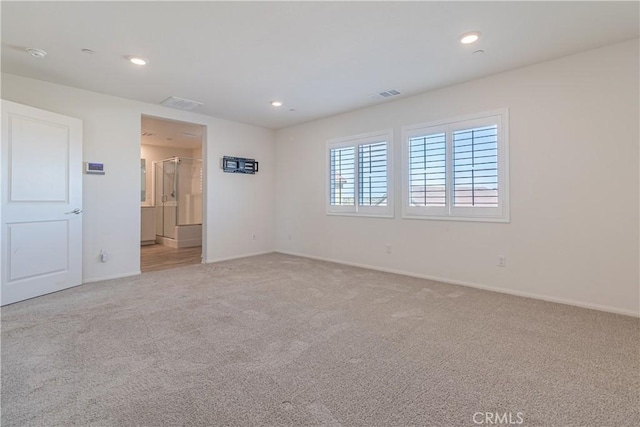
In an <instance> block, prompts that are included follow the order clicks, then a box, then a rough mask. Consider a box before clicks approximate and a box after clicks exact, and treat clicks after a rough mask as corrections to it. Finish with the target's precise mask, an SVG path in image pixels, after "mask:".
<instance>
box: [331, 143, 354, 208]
mask: <svg viewBox="0 0 640 427" xmlns="http://www.w3.org/2000/svg"><path fill="white" fill-rule="evenodd" d="M329 163H330V175H331V176H330V204H331V205H332V206H354V205H355V185H354V184H355V174H356V170H355V148H354V147H343V148H332V149H331V150H330V161H329Z"/></svg>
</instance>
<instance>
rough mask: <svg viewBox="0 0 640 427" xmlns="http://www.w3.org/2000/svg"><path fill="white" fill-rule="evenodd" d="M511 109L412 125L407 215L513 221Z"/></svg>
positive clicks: (406, 134) (407, 143)
mask: <svg viewBox="0 0 640 427" xmlns="http://www.w3.org/2000/svg"><path fill="white" fill-rule="evenodd" d="M507 128H508V111H507V110H501V111H498V112H491V113H485V114H477V115H474V116H470V117H466V118H464V119H460V120H451V121H441V122H439V123H434V124H427V125H416V126H407V127H404V128H403V129H402V133H403V169H404V171H405V172H404V180H403V216H404V217H406V218H435V219H456V220H484V221H502V222H507V221H509V200H508V196H509V193H508V186H509V183H508V177H509V174H508V168H509V164H508V132H507Z"/></svg>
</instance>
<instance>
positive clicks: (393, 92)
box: [378, 89, 400, 98]
mask: <svg viewBox="0 0 640 427" xmlns="http://www.w3.org/2000/svg"><path fill="white" fill-rule="evenodd" d="M378 95H380V96H381V97H383V98H389V97H391V96H396V95H400V92H398V91H397V90H395V89H392V90H387V91H385V92H380V93H379V94H378Z"/></svg>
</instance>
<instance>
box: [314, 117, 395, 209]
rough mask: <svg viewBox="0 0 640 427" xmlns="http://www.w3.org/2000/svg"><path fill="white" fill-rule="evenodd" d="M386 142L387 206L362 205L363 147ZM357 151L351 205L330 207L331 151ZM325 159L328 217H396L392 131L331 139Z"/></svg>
mask: <svg viewBox="0 0 640 427" xmlns="http://www.w3.org/2000/svg"><path fill="white" fill-rule="evenodd" d="M381 142H385V143H386V144H387V147H386V149H387V164H386V166H387V171H386V172H387V173H386V175H387V204H386V206H367V205H362V206H361V205H360V174H359V172H360V155H359V151H360V146H362V145H369V144H376V143H381ZM346 147H353V148H354V171H353V172H354V182H353V187H354V190H353V197H354V204H353V205H352V206H344V205H332V204H331V179H332V177H331V150H332V149H336V148H346ZM325 151H326V156H325V168H326V175H325V206H326V214H327V215H342V216H362V217H376V218H393V217H394V201H393V200H394V199H393V129H387V130H381V131H376V132H369V133H363V134H359V135H353V136H348V137H342V138H334V139H330V140H329V141H327V143H326V150H325Z"/></svg>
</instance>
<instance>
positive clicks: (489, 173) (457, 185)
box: [453, 125, 498, 207]
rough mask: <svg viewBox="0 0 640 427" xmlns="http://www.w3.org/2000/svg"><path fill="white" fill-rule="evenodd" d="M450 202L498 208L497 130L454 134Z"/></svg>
mask: <svg viewBox="0 0 640 427" xmlns="http://www.w3.org/2000/svg"><path fill="white" fill-rule="evenodd" d="M453 203H454V205H455V206H468V207H471V206H488V207H497V206H498V127H497V126H496V125H492V126H484V127H478V128H471V129H464V130H458V131H455V132H453Z"/></svg>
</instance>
